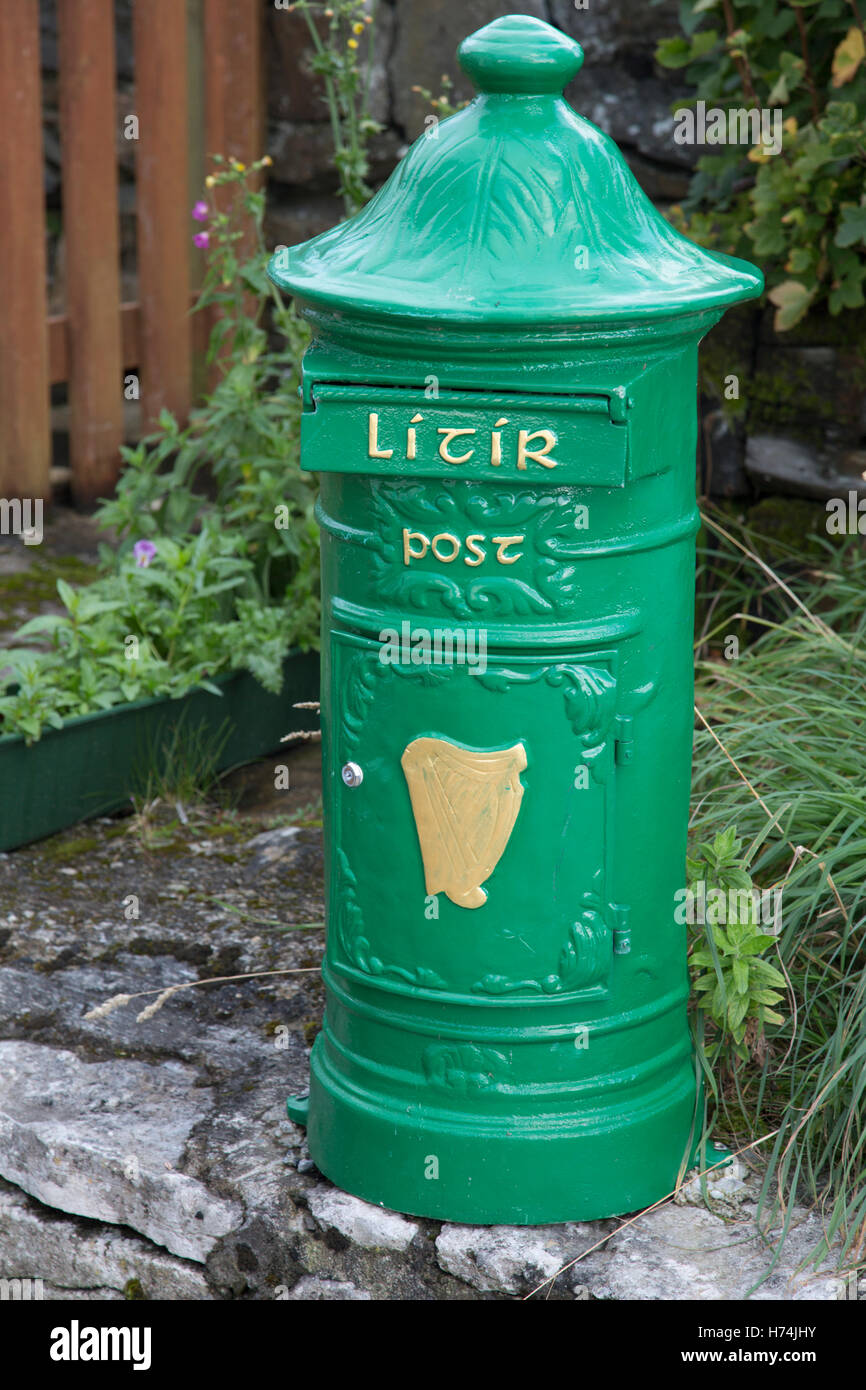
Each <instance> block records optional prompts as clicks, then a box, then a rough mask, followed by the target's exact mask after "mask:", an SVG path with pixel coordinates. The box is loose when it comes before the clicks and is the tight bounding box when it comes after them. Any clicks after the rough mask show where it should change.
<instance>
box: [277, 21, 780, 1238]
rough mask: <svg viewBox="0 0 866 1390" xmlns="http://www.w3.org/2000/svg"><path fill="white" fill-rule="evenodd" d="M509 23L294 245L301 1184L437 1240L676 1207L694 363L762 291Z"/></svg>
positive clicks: (544, 50)
mask: <svg viewBox="0 0 866 1390" xmlns="http://www.w3.org/2000/svg"><path fill="white" fill-rule="evenodd" d="M582 56H583V55H582V52H581V49H580V47H579V45H578V44H577V43H575V42H573V41H572V40H571V39H569V38H567V37H566V36H565V35H563V34H562V33H560V32H558V31H557V30H555V29H553V28H551V27H550V26H548V25H546V24H544V23H542V22H540V21H538V20H535V19H532V18H529V17H527V16H523V15H512V16H509V17H507V18H504V19H499V20H496V21H495V22H494V23H492V24H488V25H487V26H486V27H485V28H483V29H481V30H480V31H479V32H478V33H476V34H473V35H472V36H471V37H470V38H467V39H466V40H465V41H464V42H463V43H462V44H461V46H460V50H459V59H460V63H461V65H462V66H463V68H464V70H465V71H466V72H467V73H468V74H469V75H470V76H471V77H472V79H473V81H474V82H475V84H476V86H477V88H478V92H479V95H478V96H477V97H476V99H475V100H474V101H473V102H472V103H471V105H470V106H469V107H468V108H467V109H466V110H463V111H460V112H459V113H458V114H457V115H455V116H452V117H451V118H450V119H448V120H445V121H442V122H441V123H440V124H439V125H434V126H433V127H432V128H431V129H430V130H429V131H428V132H427V134H426V135H425V136H423V137H422V138H421V139H419V140H418V141H417V142H416V143H415V144H414V145H413V146H412V148H411V149H410V151H409V152H408V154H407V155H406V156H405V158H404V159H403V160H402V162H401V163H400V165H399V166H398V168H397V169H396V171H395V172H394V174H393V175H392V177H391V178H390V180H389V181H388V183H387V184H386V185H385V187H384V188H383V189H382V190H381V191H380V192H379V193H378V194H377V195H376V197H375V198H373V200H372V201H371V202H370V204H369V205H368V206H367V207H366V208H365V209H364V210H363V212H361V213H359V214H358V216H356V217H354V218H352V219H351V220H350V221H348V222H345V223H342V224H341V225H339V226H337V227H334V228H333V229H332V230H331V231H329V232H326V233H325V234H324V235H322V236H318V237H316V238H314V239H313V240H312V241H309V242H306V243H305V244H304V245H302V246H298V247H295V248H292V249H290V250H289V251H288V252H283V253H282V254H279V255H277V256H276V257H275V258H274V260H273V261H272V262H271V274H272V275H273V277H274V279H275V280H276V282H277V283H278V284H279V285H280V286H281V287H283V288H284V289H286V290H288V291H290V292H291V293H292V294H293V295H295V296H296V297H297V299H298V301H299V303H300V304H301V307H302V309H303V312H304V313H305V315H306V316H307V318H308V319H309V321H310V323H311V325H312V328H313V341H312V344H311V346H310V348H309V350H308V352H307V355H306V358H305V361H304V385H303V392H304V412H303V423H302V453H303V465H304V467H305V468H306V469H309V470H312V471H315V472H317V473H318V474H319V475H320V479H321V496H320V502H319V521H320V524H321V530H322V578H323V595H324V618H323V634H322V658H323V659H322V732H323V757H324V804H325V827H326V856H327V859H326V862H327V904H328V909H327V910H328V939H327V950H326V958H325V965H324V978H325V983H326V987H327V1006H326V1015H325V1023H324V1027H323V1030H322V1032H321V1033H320V1035H319V1037H318V1038H317V1040H316V1043H315V1046H314V1048H313V1052H312V1058H311V1080H310V1095H309V1099H308V1101H306V1100H300V1099H299V1100H296V1101H290V1103H289V1113H290V1114H291V1115H293V1117H294V1118H296V1119H299V1120H301V1121H302V1122H303V1123H305V1124H306V1125H307V1126H308V1139H309V1146H310V1152H311V1154H312V1157H313V1158H314V1160H315V1162H316V1164H317V1165H318V1167H319V1168H320V1169H321V1171H322V1172H323V1173H325V1174H326V1175H327V1176H328V1177H329V1178H331V1179H332V1180H333V1181H334V1182H335V1183H337V1184H338V1185H339V1186H341V1187H343V1188H345V1189H347V1190H348V1191H350V1192H353V1193H356V1194H358V1195H359V1196H361V1197H364V1198H367V1199H368V1200H369V1201H372V1202H376V1203H380V1204H382V1205H384V1206H388V1207H392V1208H396V1209H398V1210H402V1211H406V1212H410V1213H414V1214H418V1215H426V1216H431V1217H439V1218H445V1219H448V1220H452V1221H468V1222H523V1223H535V1222H548V1221H565V1220H575V1219H581V1218H587V1219H588V1218H592V1217H602V1216H608V1215H613V1214H615V1213H618V1212H623V1211H629V1210H633V1209H636V1208H639V1207H642V1206H644V1205H645V1204H647V1203H650V1202H653V1201H655V1200H656V1199H658V1198H659V1197H661V1196H663V1195H664V1194H665V1193H666V1192H668V1191H669V1190H670V1189H671V1188H672V1187H673V1186H674V1183H675V1181H676V1178H677V1174H678V1170H679V1168H680V1164H681V1162H682V1160H683V1158H684V1156H685V1154H686V1152H687V1149H688V1145H689V1138H690V1132H691V1130H692V1124H693V1117H694V1110H695V1099H696V1082H695V1069H694V1063H693V1058H692V1054H691V1047H690V1039H689V1032H688V1028H687V1022H686V1000H687V993H688V979H687V970H686V942H685V931H684V928H683V927H682V926H679V925H678V924H677V922H676V920H675V905H676V898H675V895H676V893H677V890H679V889H680V888H681V886H682V883H683V879H684V852H685V835H686V819H687V804H688V794H689V772H690V761H691V745H692V727H693V714H692V701H693V694H692V690H693V683H692V622H693V592H694V585H693V576H694V536H695V531H696V529H697V526H698V516H697V511H696V507H695V498H694V468H695V442H696V410H695V396H696V380H697V346H698V342H699V341H700V339H701V337H702V336H703V335H704V334H705V333H706V332H707V330H708V329H709V328H710V327H711V326H712V324H714V323H715V322H716V321H717V320H718V318H719V317H720V316H721V314H722V312H723V310H724V309H725V308H726V306H728V305H729V304H733V303H735V302H736V301H738V300H742V299H748V298H751V297H753V296H755V295H757V294H759V293H760V291H761V288H762V279H761V275H760V273H759V272H758V271H757V270H755V269H754V267H752V266H750V265H748V264H746V263H745V262H743V261H737V260H732V259H729V258H726V257H723V256H718V255H712V254H710V253H709V252H707V251H704V250H701V249H700V248H699V247H697V246H695V245H692V244H691V243H690V242H688V241H686V240H685V239H684V238H682V237H681V236H679V235H678V234H677V233H676V232H675V231H674V230H673V229H672V228H671V227H670V226H669V225H668V223H667V222H666V221H665V220H664V219H663V218H662V217H661V216H660V214H658V213H657V212H656V211H655V210H654V208H653V207H652V205H651V203H650V202H649V201H648V199H647V198H646V196H645V195H644V194H643V192H642V191H641V190H640V188H639V187H638V185H637V184H636V182H635V180H634V179H633V177H632V176H631V174H630V172H629V170H628V168H627V167H626V165H625V163H624V161H623V159H622V157H621V155H620V154H619V152H618V150H617V149H616V147H615V145H614V144H613V143H612V142H611V141H610V140H609V139H608V138H607V137H606V136H605V135H603V134H601V132H600V131H598V130H597V129H596V128H595V127H594V126H593V125H591V124H590V123H589V122H587V121H585V120H583V119H582V118H581V117H580V116H577V115H575V113H574V112H573V111H572V109H571V108H570V107H569V106H568V105H567V104H566V103H565V102H564V101H563V100H562V96H561V94H562V90H563V88H564V86H565V84H566V83H567V82H568V81H570V80H571V78H572V77H574V75H575V73H576V72H577V71H578V69H579V67H580V65H581V62H582Z"/></svg>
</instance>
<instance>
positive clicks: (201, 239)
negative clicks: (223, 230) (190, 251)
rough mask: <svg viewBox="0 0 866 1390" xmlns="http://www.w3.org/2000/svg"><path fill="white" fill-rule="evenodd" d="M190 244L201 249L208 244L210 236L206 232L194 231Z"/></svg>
mask: <svg viewBox="0 0 866 1390" xmlns="http://www.w3.org/2000/svg"><path fill="white" fill-rule="evenodd" d="M192 244H193V246H198V247H199V248H200V249H201V250H204V248H205V247H206V246H209V245H210V237H209V236H208V234H207V232H196V234H195V236H194V237H193V239H192Z"/></svg>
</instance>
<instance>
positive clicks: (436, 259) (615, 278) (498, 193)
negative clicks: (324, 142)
mask: <svg viewBox="0 0 866 1390" xmlns="http://www.w3.org/2000/svg"><path fill="white" fill-rule="evenodd" d="M458 58H459V61H460V64H461V66H462V68H463V69H464V71H465V72H466V73H468V74H469V76H470V77H471V78H472V80H473V82H474V83H475V85H476V87H477V88H478V96H477V97H476V98H475V100H474V101H473V102H471V104H470V105H469V106H468V107H467V108H465V109H464V110H462V111H459V112H457V114H456V115H454V116H451V117H449V118H448V119H447V120H444V121H441V122H438V123H433V124H431V125H430V126H429V128H428V130H427V131H426V133H425V135H423V136H421V137H420V138H419V139H418V140H416V142H415V144H414V145H413V146H412V148H411V149H410V150H409V152H408V153H407V154H406V156H405V157H404V158H403V160H402V161H401V162H400V164H398V166H397V168H396V169H395V171H394V173H393V174H392V175H391V177H390V178H389V180H388V182H387V183H386V184H385V185H384V187H383V188H381V189H380V190H379V192H378V193H377V194H376V196H375V197H374V198H372V199H371V201H370V202H369V203H368V204H367V206H366V207H365V208H364V209H363V210H362V211H361V212H360V213H358V214H357V215H356V216H355V217H353V218H351V219H350V220H349V221H347V222H342V223H340V224H339V225H338V226H336V227H333V228H331V230H330V231H327V232H324V233H323V234H322V235H320V236H317V237H314V238H313V239H312V240H311V241H307V242H304V243H303V244H302V245H300V246H295V247H292V248H290V249H289V250H288V252H285V251H284V252H282V253H281V254H280V255H277V256H274V257H273V258H272V260H271V263H270V267H269V271H270V274H271V276H272V277H273V279H274V280H275V282H276V283H277V284H278V285H279V286H280V287H281V288H283V289H285V290H287V291H289V292H291V293H293V294H296V295H298V296H299V297H300V298H301V299H303V300H306V301H308V302H310V303H312V304H314V305H318V306H323V307H326V308H330V309H337V310H342V311H344V312H346V313H349V314H351V313H356V314H363V315H370V314H372V315H375V316H382V317H387V318H394V317H397V318H399V319H403V320H405V319H407V318H408V319H414V320H427V321H430V320H432V321H436V322H440V323H442V322H447V323H451V324H454V325H456V324H469V325H475V326H479V327H483V326H484V325H485V324H489V325H492V326H497V327H502V326H507V325H513V326H515V327H519V326H523V327H529V326H530V325H551V324H559V325H563V324H569V323H588V322H591V321H596V322H608V321H621V320H629V319H644V318H647V317H667V316H670V315H676V314H684V313H689V312H692V311H695V310H700V309H707V308H724V307H725V306H726V305H729V304H732V303H734V302H736V301H738V300H742V299H751V298H753V297H754V296H756V295H758V294H760V293H761V290H762V288H763V278H762V276H761V273H760V271H758V270H757V269H756V268H755V267H754V266H752V265H750V264H749V263H748V262H746V261H741V260H735V259H734V258H732V257H729V256H722V255H717V254H714V253H712V252H709V251H705V250H703V249H702V248H701V247H699V246H696V245H695V244H694V243H693V242H690V241H688V240H687V239H686V238H685V237H682V236H680V235H679V233H678V232H676V231H675V230H674V228H673V227H672V226H671V225H670V224H669V223H668V222H667V221H666V220H665V218H664V217H662V215H661V214H660V213H659V212H657V211H656V209H655V208H654V207H653V205H652V203H651V202H650V200H649V198H647V196H646V194H645V193H644V192H643V190H642V189H641V188H640V186H639V185H638V183H637V181H636V180H635V178H634V177H633V175H632V173H631V171H630V170H629V168H628V166H627V165H626V163H625V160H624V159H623V157H622V155H621V154H620V152H619V150H618V149H617V147H616V145H615V144H614V143H613V141H612V140H610V139H609V138H608V136H606V135H604V134H603V133H602V132H601V131H600V130H598V129H597V127H596V126H594V125H592V124H591V123H590V122H589V121H587V120H585V119H584V118H583V117H582V116H578V115H577V114H576V113H575V112H574V111H573V110H572V108H571V107H570V106H569V105H568V104H567V103H566V102H565V101H564V100H563V99H562V91H563V88H564V87H565V85H566V83H568V82H569V81H570V80H571V79H572V77H574V76H575V74H576V73H577V72H578V70H579V69H580V67H581V64H582V63H583V50H582V49H581V47H580V44H578V43H576V42H575V41H574V40H573V39H571V38H569V37H568V36H567V35H565V34H563V33H561V32H560V31H559V30H558V29H554V28H553V27H552V26H551V25H549V24H545V23H544V22H543V21H541V20H538V19H534V18H532V17H531V16H529V15H506V16H505V17H504V18H502V19H497V20H494V21H493V23H492V24H487V25H485V26H484V28H483V29H479V30H478V31H477V33H474V34H471V35H470V36H469V38H467V39H464V40H463V42H462V43H461V45H460V47H459V49H458Z"/></svg>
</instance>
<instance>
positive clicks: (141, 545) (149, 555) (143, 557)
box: [132, 541, 156, 570]
mask: <svg viewBox="0 0 866 1390" xmlns="http://www.w3.org/2000/svg"><path fill="white" fill-rule="evenodd" d="M132 553H133V555H134V556H135V563H136V565H137V566H138V568H139V569H140V570H146V569H147V567H148V565H149V564H150V562H151V560H152V559H153V557H154V555H155V554H156V546H155V545H154V543H153V541H136V542H135V545H134V546H133V547H132Z"/></svg>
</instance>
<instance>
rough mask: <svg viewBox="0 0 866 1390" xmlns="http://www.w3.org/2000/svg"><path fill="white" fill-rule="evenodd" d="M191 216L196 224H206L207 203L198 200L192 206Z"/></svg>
mask: <svg viewBox="0 0 866 1390" xmlns="http://www.w3.org/2000/svg"><path fill="white" fill-rule="evenodd" d="M192 215H193V217H194V218H195V220H196V222H207V219H208V217H209V215H210V209H209V208H208V205H207V203H206V202H205V201H204V200H203V199H202V198H199V200H198V202H197V203H195V204H193V209H192Z"/></svg>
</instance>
